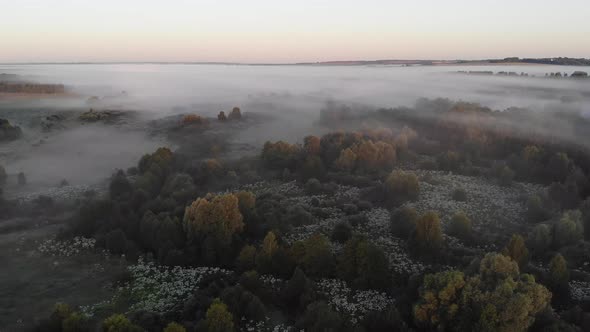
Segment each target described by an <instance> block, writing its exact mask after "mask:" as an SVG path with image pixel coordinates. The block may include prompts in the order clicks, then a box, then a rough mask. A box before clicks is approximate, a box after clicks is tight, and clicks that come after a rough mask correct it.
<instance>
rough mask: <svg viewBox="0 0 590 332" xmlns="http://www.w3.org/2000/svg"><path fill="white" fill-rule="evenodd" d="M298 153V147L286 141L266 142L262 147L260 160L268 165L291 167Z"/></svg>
mask: <svg viewBox="0 0 590 332" xmlns="http://www.w3.org/2000/svg"><path fill="white" fill-rule="evenodd" d="M298 154H299V147H298V146H297V145H292V144H289V143H287V142H283V141H278V142H275V143H272V142H266V143H264V147H263V148H262V155H261V157H262V160H263V161H264V162H265V163H266V165H267V166H268V167H271V168H276V169H284V168H287V169H293V167H294V166H295V162H296V161H297V157H298Z"/></svg>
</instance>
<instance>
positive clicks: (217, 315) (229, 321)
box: [205, 299, 234, 332]
mask: <svg viewBox="0 0 590 332" xmlns="http://www.w3.org/2000/svg"><path fill="white" fill-rule="evenodd" d="M205 317H206V318H205V325H206V326H207V331H208V332H231V331H233V330H234V318H233V316H232V314H231V313H230V312H229V311H228V310H227V305H225V304H224V303H223V302H221V301H220V300H219V299H215V300H214V301H213V303H211V306H210V307H209V309H207V313H206V316H205Z"/></svg>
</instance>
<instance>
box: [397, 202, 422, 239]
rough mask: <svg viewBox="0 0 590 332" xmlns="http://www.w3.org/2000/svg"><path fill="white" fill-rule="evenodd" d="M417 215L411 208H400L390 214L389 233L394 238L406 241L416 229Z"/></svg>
mask: <svg viewBox="0 0 590 332" xmlns="http://www.w3.org/2000/svg"><path fill="white" fill-rule="evenodd" d="M417 221H418V213H417V212H416V209H414V208H411V207H407V206H404V207H401V208H398V209H396V210H394V211H393V213H392V214H391V232H392V233H393V235H395V236H399V237H401V238H404V239H407V238H408V237H409V236H410V235H411V234H412V232H414V230H415V229H416V222H417Z"/></svg>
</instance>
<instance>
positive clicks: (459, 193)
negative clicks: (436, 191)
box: [451, 188, 467, 202]
mask: <svg viewBox="0 0 590 332" xmlns="http://www.w3.org/2000/svg"><path fill="white" fill-rule="evenodd" d="M451 198H453V200H455V201H459V202H465V201H467V192H466V191H465V189H463V188H456V189H453V192H452V193H451Z"/></svg>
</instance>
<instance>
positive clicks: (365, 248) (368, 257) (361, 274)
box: [337, 236, 391, 290]
mask: <svg viewBox="0 0 590 332" xmlns="http://www.w3.org/2000/svg"><path fill="white" fill-rule="evenodd" d="M337 271H338V276H339V277H340V278H342V279H344V280H346V281H348V282H349V283H350V285H352V286H353V287H356V288H362V289H366V288H373V289H378V290H387V289H388V288H389V286H390V282H391V281H390V277H389V275H390V273H389V261H388V260H387V257H386V256H385V254H384V253H383V251H382V250H381V249H380V248H378V247H377V246H375V245H374V244H372V243H370V242H369V241H368V240H367V239H366V238H364V237H359V236H355V237H353V238H351V239H350V240H348V241H347V242H346V244H345V245H344V249H343V251H342V253H341V254H340V255H339V256H338V266H337Z"/></svg>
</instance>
